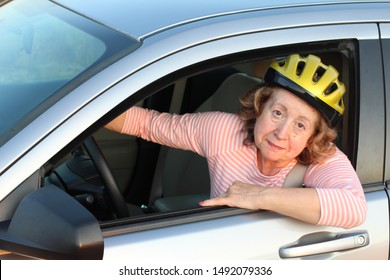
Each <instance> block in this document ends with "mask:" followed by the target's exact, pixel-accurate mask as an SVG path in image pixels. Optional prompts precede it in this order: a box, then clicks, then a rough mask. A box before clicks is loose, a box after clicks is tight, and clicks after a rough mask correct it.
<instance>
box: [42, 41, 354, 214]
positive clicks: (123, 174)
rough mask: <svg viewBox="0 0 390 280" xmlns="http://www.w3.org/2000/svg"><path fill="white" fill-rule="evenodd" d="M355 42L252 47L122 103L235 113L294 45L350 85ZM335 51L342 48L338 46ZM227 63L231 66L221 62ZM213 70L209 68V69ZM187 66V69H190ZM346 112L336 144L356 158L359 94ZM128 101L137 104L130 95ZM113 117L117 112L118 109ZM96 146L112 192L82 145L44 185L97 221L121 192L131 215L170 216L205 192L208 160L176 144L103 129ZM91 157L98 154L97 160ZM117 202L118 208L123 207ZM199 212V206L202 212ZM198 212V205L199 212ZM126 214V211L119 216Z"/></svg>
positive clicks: (205, 195) (187, 207)
mask: <svg viewBox="0 0 390 280" xmlns="http://www.w3.org/2000/svg"><path fill="white" fill-rule="evenodd" d="M350 44H354V43H353V42H330V43H329V45H328V47H329V48H333V49H334V50H333V51H329V50H328V49H327V48H325V47H324V44H321V45H318V46H317V48H314V49H313V47H311V48H307V47H306V50H305V49H303V50H302V46H294V47H292V48H291V49H290V50H286V49H281V50H278V49H277V48H275V50H266V51H263V52H262V51H256V52H254V53H250V54H242V55H234V56H233V57H231V58H225V59H219V60H216V61H212V62H205V63H202V64H200V65H196V66H195V67H194V66H192V67H190V68H189V69H183V76H180V75H179V74H178V73H175V78H173V79H171V80H170V82H169V83H167V84H165V85H164V84H162V85H161V86H160V87H157V88H159V89H158V90H155V89H154V90H153V92H151V91H150V90H148V89H145V91H144V92H142V93H141V94H139V95H138V96H141V97H142V95H144V96H145V98H141V99H140V100H138V101H137V102H138V103H136V104H134V103H130V102H129V103H128V105H124V104H122V105H121V107H122V108H128V107H130V106H133V105H135V106H140V107H144V108H148V109H151V110H157V111H160V112H169V113H176V114H184V113H194V112H205V111H223V112H229V113H232V114H234V113H236V112H237V111H238V109H239V108H240V102H239V98H240V97H242V96H243V95H244V94H245V93H246V92H247V91H248V90H250V89H252V88H253V87H255V86H257V85H259V84H260V83H261V82H262V77H263V75H264V73H265V71H266V69H267V67H268V65H269V64H270V63H271V62H273V61H276V60H278V59H280V58H282V57H284V56H286V55H288V54H289V53H290V52H294V51H296V50H297V49H301V50H302V54H305V53H314V54H316V55H318V56H320V57H321V59H322V60H323V61H324V63H326V64H332V65H334V66H335V67H336V69H340V76H341V79H342V80H343V81H344V83H346V84H347V88H351V87H353V85H354V71H351V70H350V69H349V67H350V65H353V64H354V61H353V60H352V57H353V55H352V50H351V49H349V48H348V47H347V46H349V45H350ZM337 48H339V49H337ZM227 61H228V63H226V62H227ZM210 65H211V66H212V67H211V66H210ZM191 71H192V74H188V73H189V72H191ZM345 100H346V104H347V106H346V107H347V109H346V111H347V112H348V113H347V114H346V117H345V118H344V120H343V122H342V123H341V124H340V127H338V130H339V137H338V139H337V145H338V146H339V147H340V148H341V149H342V150H343V151H344V152H345V153H346V154H347V155H348V156H349V157H350V159H351V161H353V159H354V156H353V149H354V146H353V145H351V143H353V135H351V134H350V133H349V132H350V131H351V129H352V130H353V126H354V123H353V121H352V122H351V120H350V119H349V117H348V116H349V112H353V113H354V112H355V110H350V109H349V108H350V107H351V106H352V108H353V106H356V105H355V102H356V99H355V98H354V97H351V96H350V94H349V92H347V94H346V98H345ZM131 102H134V100H132V101H131ZM115 112H116V113H115V114H116V115H117V114H118V112H117V111H115ZM93 137H94V140H93V141H92V142H93V143H94V146H96V147H95V148H98V149H99V150H100V151H101V153H102V156H103V158H104V160H105V161H106V162H107V167H108V168H109V169H110V173H111V174H112V176H113V179H114V180H115V182H116V188H117V189H118V191H117V193H116V194H112V193H111V192H110V191H108V190H107V187H106V186H105V184H106V179H105V178H102V176H101V174H100V173H101V172H102V171H101V170H99V168H97V167H96V166H95V165H96V164H95V163H94V160H93V159H92V158H91V155H90V154H89V152H90V149H91V148H89V147H86V145H85V143H84V144H83V145H80V146H79V147H78V148H76V149H74V150H73V151H72V153H71V154H68V155H67V157H65V158H62V159H61V161H59V162H58V163H57V165H56V167H55V168H54V169H53V172H51V173H50V174H49V175H48V176H47V177H46V183H47V184H48V183H54V184H56V185H58V186H60V187H61V188H62V189H63V190H65V191H66V192H68V193H69V194H71V195H72V196H73V197H74V198H75V199H76V200H78V201H79V202H80V203H81V204H83V205H84V206H85V207H87V208H88V209H89V210H90V211H91V212H92V213H93V214H94V215H95V216H96V217H97V218H98V219H99V220H100V221H112V220H115V219H117V218H118V215H117V211H118V209H115V205H113V204H115V202H114V203H113V201H112V196H123V199H120V200H122V201H121V202H120V204H123V205H126V208H127V209H126V210H123V209H122V211H124V212H126V211H128V212H129V217H130V218H131V217H137V219H138V218H140V217H147V216H150V215H152V216H153V217H155V216H156V215H157V216H158V215H159V214H163V213H175V212H180V211H185V212H186V213H187V212H188V211H189V212H191V209H198V210H199V209H200V208H201V207H200V206H199V204H198V202H200V201H202V200H204V199H206V198H208V197H210V179H209V176H210V175H209V173H208V163H207V161H206V159H205V158H203V157H201V156H199V155H197V154H195V153H193V152H190V151H183V150H179V149H174V148H169V147H165V146H161V145H159V144H155V143H151V142H148V141H145V140H142V139H140V138H137V137H135V136H129V135H123V134H118V133H115V132H110V131H108V130H107V129H105V128H103V127H102V128H100V129H99V130H98V131H97V132H96V133H95V134H94V135H93ZM95 161H96V159H95ZM123 205H122V208H124V207H125V206H123ZM198 210H197V211H198ZM199 211H200V210H199ZM202 211H203V209H202ZM120 217H121V218H123V217H124V216H120Z"/></svg>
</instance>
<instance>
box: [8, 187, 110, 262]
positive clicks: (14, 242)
mask: <svg viewBox="0 0 390 280" xmlns="http://www.w3.org/2000/svg"><path fill="white" fill-rule="evenodd" d="M0 249H2V250H5V251H9V252H13V253H15V254H19V255H25V256H29V257H33V258H41V259H89V260H92V259H102V258H103V252H104V243H103V237H102V234H101V229H100V226H99V223H98V221H97V220H96V218H95V217H94V216H93V215H92V214H91V213H90V212H89V211H88V210H87V209H85V208H84V207H83V206H81V205H80V204H79V203H78V202H77V201H76V200H75V199H73V198H72V197H71V196H69V195H68V194H67V193H65V192H64V191H62V190H61V189H59V188H58V187H56V186H54V185H48V186H45V187H43V188H41V189H39V190H37V191H35V192H32V193H30V194H28V195H27V196H26V197H25V198H24V199H23V200H22V201H21V202H20V204H19V206H18V208H17V209H16V212H15V214H14V216H13V217H12V220H11V221H10V223H9V226H8V230H7V231H6V232H0Z"/></svg>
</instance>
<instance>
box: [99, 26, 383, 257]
mask: <svg viewBox="0 0 390 280" xmlns="http://www.w3.org/2000/svg"><path fill="white" fill-rule="evenodd" d="M292 33H293V34H297V35H296V36H294V38H291V37H290V36H289V34H292ZM351 38H352V40H354V41H356V45H355V47H356V48H357V49H358V51H357V50H355V51H356V53H355V54H356V55H357V54H358V56H357V57H355V59H356V60H355V62H354V64H352V65H353V66H356V67H357V66H358V67H357V68H356V77H357V78H356V79H355V80H354V81H351V84H350V86H351V88H353V89H354V90H355V91H356V92H351V93H350V94H359V96H355V97H354V100H355V101H354V102H358V103H357V104H358V106H357V107H356V108H353V107H351V108H350V112H349V113H348V114H349V118H350V119H349V120H348V121H349V122H351V123H354V125H351V126H349V128H348V130H349V131H348V132H347V135H349V137H353V138H356V139H350V140H349V144H350V146H349V147H347V149H349V150H350V152H351V155H350V157H351V160H352V161H353V162H354V164H355V165H356V170H357V172H358V175H359V177H360V179H361V181H362V183H363V185H364V188H365V191H366V199H367V203H368V209H369V210H368V216H367V219H366V221H365V223H364V224H362V225H360V226H358V227H356V228H353V229H348V230H347V229H341V228H333V227H326V226H316V225H309V224H306V223H302V222H299V221H297V220H294V219H291V218H286V217H283V216H281V215H278V214H276V213H273V212H269V211H255V212H253V211H247V210H241V209H229V208H228V209H210V210H208V211H205V209H194V210H193V211H190V212H186V211H184V212H179V211H178V212H177V213H167V214H166V215H165V216H164V215H163V216H161V217H160V218H158V219H156V220H153V221H144V222H143V223H142V224H137V223H131V224H127V225H126V223H121V224H120V225H115V224H112V223H110V224H107V225H105V224H104V223H103V225H102V228H103V236H104V241H105V253H104V258H105V259H115V258H118V259H119V258H122V257H126V258H133V257H134V258H136V259H154V258H155V259H161V258H164V259H176V258H180V259H207V258H210V259H221V258H222V259H223V258H226V259H232V258H234V259H254V258H256V259H291V258H292V259H387V258H388V253H389V248H388V236H389V232H388V228H389V224H388V221H389V219H388V197H387V194H386V191H385V187H384V182H383V171H382V170H383V155H384V137H385V135H384V108H383V106H382V105H383V102H384V92H383V87H382V85H383V80H382V76H381V74H380V73H381V72H382V68H381V57H380V44H379V40H378V38H379V33H378V29H377V26H376V25H375V24H354V25H343V26H337V25H331V26H317V27H306V28H296V29H293V30H292V29H289V30H277V31H270V32H263V33H255V34H249V35H243V36H236V37H232V38H228V39H223V40H217V41H214V42H211V43H208V44H203V45H200V46H197V47H194V48H191V49H187V50H185V51H183V52H180V53H178V54H177V55H175V56H171V57H169V58H168V59H167V60H166V61H164V60H161V61H160V62H159V63H161V64H165V65H167V64H170V63H172V62H173V61H180V60H181V58H184V57H198V56H201V55H200V54H201V53H204V51H205V50H209V52H208V55H210V53H212V55H215V56H217V54H214V53H213V51H212V50H219V51H221V50H222V52H224V51H226V52H228V51H227V49H229V50H230V49H234V48H236V49H235V50H234V51H235V52H237V51H239V50H241V51H243V50H246V51H249V50H250V49H251V48H252V49H253V46H256V47H257V48H258V49H260V48H264V49H267V48H268V49H269V48H272V47H275V48H276V47H279V48H282V47H285V48H286V49H287V50H286V49H284V51H286V52H288V49H289V47H291V46H293V44H297V43H300V44H302V43H305V42H306V43H309V42H311V43H313V44H314V42H318V41H324V42H326V41H337V40H340V42H342V40H343V39H351ZM241 42H250V44H245V43H241ZM224 46H225V47H224ZM226 46H229V47H226ZM293 49H294V48H292V49H291V50H293ZM210 50H211V51H210ZM368 69H369V71H368ZM372 108H377V109H376V110H372ZM373 123H375V125H373ZM379 217H380V218H379ZM384 242H385V243H386V244H387V245H386V246H383V244H384Z"/></svg>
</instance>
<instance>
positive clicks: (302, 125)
mask: <svg viewBox="0 0 390 280" xmlns="http://www.w3.org/2000/svg"><path fill="white" fill-rule="evenodd" d="M297 128H298V129H300V130H304V129H305V128H306V127H305V125H304V124H303V123H297Z"/></svg>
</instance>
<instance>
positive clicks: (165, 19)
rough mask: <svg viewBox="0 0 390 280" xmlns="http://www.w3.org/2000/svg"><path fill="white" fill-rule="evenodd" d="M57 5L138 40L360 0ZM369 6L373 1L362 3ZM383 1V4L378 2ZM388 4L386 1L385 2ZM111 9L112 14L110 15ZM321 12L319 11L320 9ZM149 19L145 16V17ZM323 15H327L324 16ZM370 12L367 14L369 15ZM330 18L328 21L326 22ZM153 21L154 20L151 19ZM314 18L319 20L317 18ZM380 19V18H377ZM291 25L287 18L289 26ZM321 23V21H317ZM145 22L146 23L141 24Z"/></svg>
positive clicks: (118, 1) (116, 0)
mask: <svg viewBox="0 0 390 280" xmlns="http://www.w3.org/2000/svg"><path fill="white" fill-rule="evenodd" d="M54 2H56V3H59V4H61V5H63V6H64V7H67V8H69V9H71V10H73V11H75V12H77V13H80V14H82V15H84V16H86V17H89V18H91V19H93V20H95V21H98V22H100V23H102V24H103V25H107V26H110V27H111V28H113V29H115V30H120V31H121V32H124V33H126V34H129V35H131V36H135V37H137V38H144V37H148V36H152V35H154V34H155V33H158V32H162V31H165V30H168V29H171V28H176V27H178V26H181V25H187V24H189V23H193V22H198V21H204V20H205V19H212V18H217V17H221V16H225V15H232V14H241V13H248V12H253V11H262V10H275V9H280V8H291V7H300V8H302V7H311V6H318V5H321V6H323V7H322V8H325V9H326V8H327V7H326V6H327V5H329V4H333V5H334V6H337V5H338V4H347V5H349V4H354V3H356V1H330V0H328V1H321V2H319V1H313V0H309V1H302V0H301V1H277V2H275V1H272V0H269V1H257V0H245V1H239V2H237V1H224V0H223V1H212V2H210V1H206V0H199V1H191V2H183V1H178V0H173V1H172V0H171V1H164V2H162V1H158V0H153V1H151V0H149V1H142V0H137V1H132V2H128V1H123V0H114V1H101V2H100V4H99V5H98V6H96V5H94V2H93V0H89V1H77V0H72V1H69V0H66V1H61V0H55V1H54ZM361 2H362V3H368V4H369V5H368V6H367V7H369V6H370V3H371V2H370V1H361ZM376 2H381V1H376ZM383 2H386V1H383ZM107 10H111V11H112V12H111V13H107V12H106V11H107ZM317 10H318V9H317ZM146 14H147V15H149V16H147V17H146V16H145V15H146ZM321 14H322V16H323V15H325V14H324V13H321ZM369 14H370V13H366V15H369ZM331 16H332V15H331V14H326V17H331ZM326 17H324V20H325V21H326V19H325V18H326ZM351 18H352V17H350V14H349V13H346V14H344V16H343V18H339V20H340V21H343V20H346V21H347V20H349V19H351ZM151 19H152V20H151ZM312 19H315V17H314V16H313V17H312ZM375 20H377V18H376V19H375ZM287 22H289V21H288V19H287V18H286V23H287ZM317 22H318V21H317ZM140 23H142V24H140Z"/></svg>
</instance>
